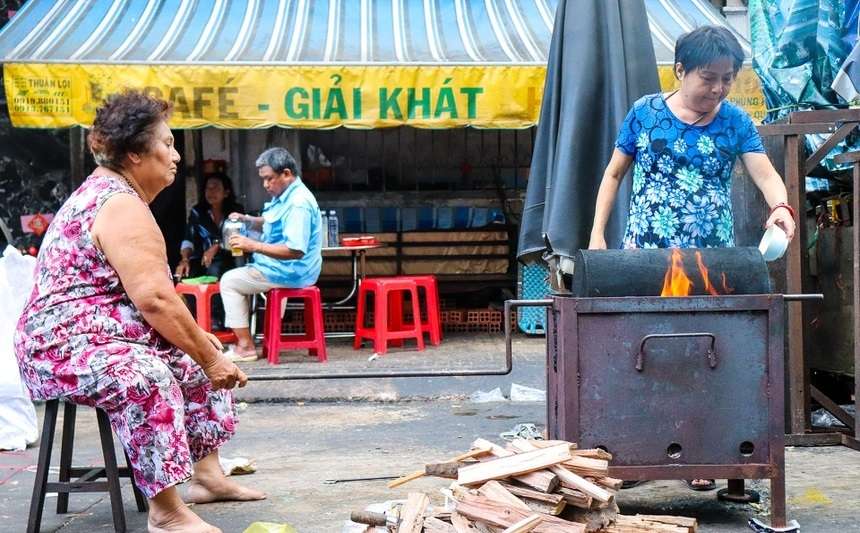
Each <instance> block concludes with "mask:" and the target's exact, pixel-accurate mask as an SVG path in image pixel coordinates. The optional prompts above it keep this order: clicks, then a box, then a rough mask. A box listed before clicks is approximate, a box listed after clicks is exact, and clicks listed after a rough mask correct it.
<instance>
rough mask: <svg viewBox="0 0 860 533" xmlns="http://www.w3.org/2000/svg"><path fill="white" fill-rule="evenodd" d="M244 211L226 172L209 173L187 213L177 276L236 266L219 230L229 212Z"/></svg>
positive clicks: (217, 273)
mask: <svg viewBox="0 0 860 533" xmlns="http://www.w3.org/2000/svg"><path fill="white" fill-rule="evenodd" d="M244 211H245V210H244V208H243V207H242V206H241V205H240V204H239V203H237V202H236V195H235V193H234V192H233V183H232V182H231V181H230V178H229V177H227V175H226V174H223V173H220V172H219V173H217V174H212V175H211V176H208V177H207V178H206V184H205V186H204V189H203V200H201V201H200V202H199V203H198V204H197V205H195V206H194V207H192V208H191V212H190V213H188V224H187V225H186V226H185V240H183V241H182V247H181V250H180V253H181V254H182V259H181V260H180V262H179V265H178V266H177V267H176V275H177V276H178V277H180V278H184V277H197V276H204V275H205V276H215V277H216V278H220V277H221V275H222V274H224V272H226V271H228V270H230V269H231V268H235V267H236V260H235V258H234V257H233V255H232V254H231V253H230V250H229V249H228V248H227V247H226V246H222V245H221V244H222V243H221V233H222V230H223V228H224V221H225V220H227V215H228V214H230V213H233V212H238V213H243V212H244ZM215 307H216V308H219V307H220V306H215Z"/></svg>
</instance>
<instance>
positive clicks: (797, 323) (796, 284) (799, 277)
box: [785, 134, 810, 433]
mask: <svg viewBox="0 0 860 533" xmlns="http://www.w3.org/2000/svg"><path fill="white" fill-rule="evenodd" d="M802 150H803V146H802V145H801V143H800V136H799V135H797V134H794V135H786V136H785V163H786V164H785V181H786V185H787V188H788V203H789V204H791V206H792V207H793V208H794V210H795V212H796V213H797V216H798V220H797V232H796V234H795V236H794V239H793V240H792V242H791V245H790V246H789V249H788V259H787V261H786V277H787V278H788V279H787V281H786V292H787V293H789V294H801V293H803V276H804V272H805V270H806V265H805V264H804V261H806V256H807V254H806V215H805V213H806V176H805V174H804V172H803V170H804V168H805V166H804V164H805V161H804V158H803V157H802V155H803V154H802ZM787 306H788V366H789V405H790V413H791V416H790V421H791V424H790V426H791V432H792V433H805V432H806V431H808V430H809V429H810V419H809V387H808V386H807V384H808V383H809V371H808V369H807V366H806V357H805V355H804V350H803V326H804V324H803V304H802V303H801V302H790V303H788V304H787Z"/></svg>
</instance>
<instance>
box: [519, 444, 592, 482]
mask: <svg viewBox="0 0 860 533" xmlns="http://www.w3.org/2000/svg"><path fill="white" fill-rule="evenodd" d="M539 442H541V441H538V440H526V439H514V440H513V441H512V442H511V443H510V444H509V446H510V447H511V448H512V449H513V451H517V452H518V451H522V450H523V449H526V450H534V449H543V448H547V447H548V446H544V445H542V444H538V443H539ZM575 452H576V450H571V452H570V454H571V456H572V457H571V458H570V460H569V461H565V462H564V463H562V466H564V467H565V468H567V469H568V470H570V471H571V472H573V473H574V474H577V475H579V476H582V477H594V478H600V477H606V476H608V475H609V461H608V460H606V459H594V458H591V457H583V456H579V455H576V453H575Z"/></svg>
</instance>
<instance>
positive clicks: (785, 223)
mask: <svg viewBox="0 0 860 533" xmlns="http://www.w3.org/2000/svg"><path fill="white" fill-rule="evenodd" d="M774 224H776V225H777V226H779V227H780V228H782V231H784V232H785V236H786V237H788V240H791V239H792V238H794V232H795V230H796V229H797V226H796V225H795V223H794V217H792V216H791V212H790V211H789V210H788V209H786V208H784V207H778V208H776V209H774V211H773V213H771V214H770V217H769V218H768V219H767V222H766V223H765V225H764V227H765V228H769V227H771V226H773V225H774Z"/></svg>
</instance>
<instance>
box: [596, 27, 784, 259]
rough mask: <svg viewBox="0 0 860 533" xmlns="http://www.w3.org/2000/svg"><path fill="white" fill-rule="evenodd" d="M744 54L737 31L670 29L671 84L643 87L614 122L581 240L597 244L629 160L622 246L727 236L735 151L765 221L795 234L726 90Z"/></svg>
mask: <svg viewBox="0 0 860 533" xmlns="http://www.w3.org/2000/svg"><path fill="white" fill-rule="evenodd" d="M742 63H743V51H742V50H741V47H740V44H738V41H737V39H735V37H734V36H733V35H732V34H731V32H729V31H728V30H727V29H725V28H721V27H715V26H703V27H700V28H698V29H696V30H693V31H692V32H690V33H688V34H686V35H684V36H682V37H681V38H680V39H678V42H677V43H676V45H675V74H676V76H677V77H678V79H679V80H680V81H681V87H680V89H678V90H677V91H674V92H671V93H668V94H652V95H648V96H643V97H642V98H640V99H639V100H637V101H636V103H635V104H633V108H632V109H631V110H630V112H629V113H628V114H627V117H626V118H625V119H624V123H623V124H622V125H621V132H620V133H619V135H618V140H617V141H616V143H615V151H614V152H613V154H612V158H611V160H610V161H609V165H608V166H607V168H606V171H605V172H604V175H603V181H602V182H601V184H600V189H599V191H598V194H597V205H596V208H595V214H594V225H593V226H592V231H591V241H590V243H589V248H591V249H601V248H606V240H605V237H604V233H605V227H606V223H607V220H608V218H609V213H610V211H611V209H612V205H613V203H614V202H615V197H616V194H617V192H618V187H619V185H620V183H621V181H622V180H623V179H624V176H625V174H626V173H627V170H628V169H629V168H630V165H631V164H633V194H632V198H631V202H630V212H629V215H628V219H627V229H626V231H625V235H624V243H623V246H624V247H625V248H710V247H727V246H734V245H735V239H734V227H733V215H732V205H731V179H732V167H733V166H734V164H735V160H736V159H737V158H738V156H740V158H741V160H742V161H743V163H744V165H745V166H746V169H747V172H748V173H749V174H750V176H752V179H753V181H754V182H755V184H756V186H758V188H759V189H760V190H761V192H762V194H763V195H764V198H765V201H766V202H767V203H768V205H769V206H770V208H771V213H770V217H769V218H768V220H767V227H770V226H771V225H773V224H777V225H778V226H780V227H781V228H782V229H783V230H785V233H786V234H787V235H788V237H789V238H792V237H793V236H794V231H795V223H794V219H793V215H794V213H793V211H792V208H791V207H790V206H789V205H788V203H787V202H786V200H787V193H786V189H785V185H784V183H783V181H782V178H781V177H780V176H779V174H778V173H777V172H776V170H775V169H774V168H773V165H771V163H770V160H769V159H768V158H767V155H766V154H765V152H764V146H763V145H762V142H761V138H760V137H759V135H758V132H757V131H756V129H755V125H754V124H753V122H752V120H751V119H750V117H749V115H747V114H746V113H745V112H744V111H743V110H742V109H741V108H739V107H737V106H736V105H734V104H732V103H731V102H729V101H726V96H727V95H728V93H729V90H730V89H731V87H732V83H734V81H735V77H736V76H737V73H738V70H740V68H741V65H742Z"/></svg>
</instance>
